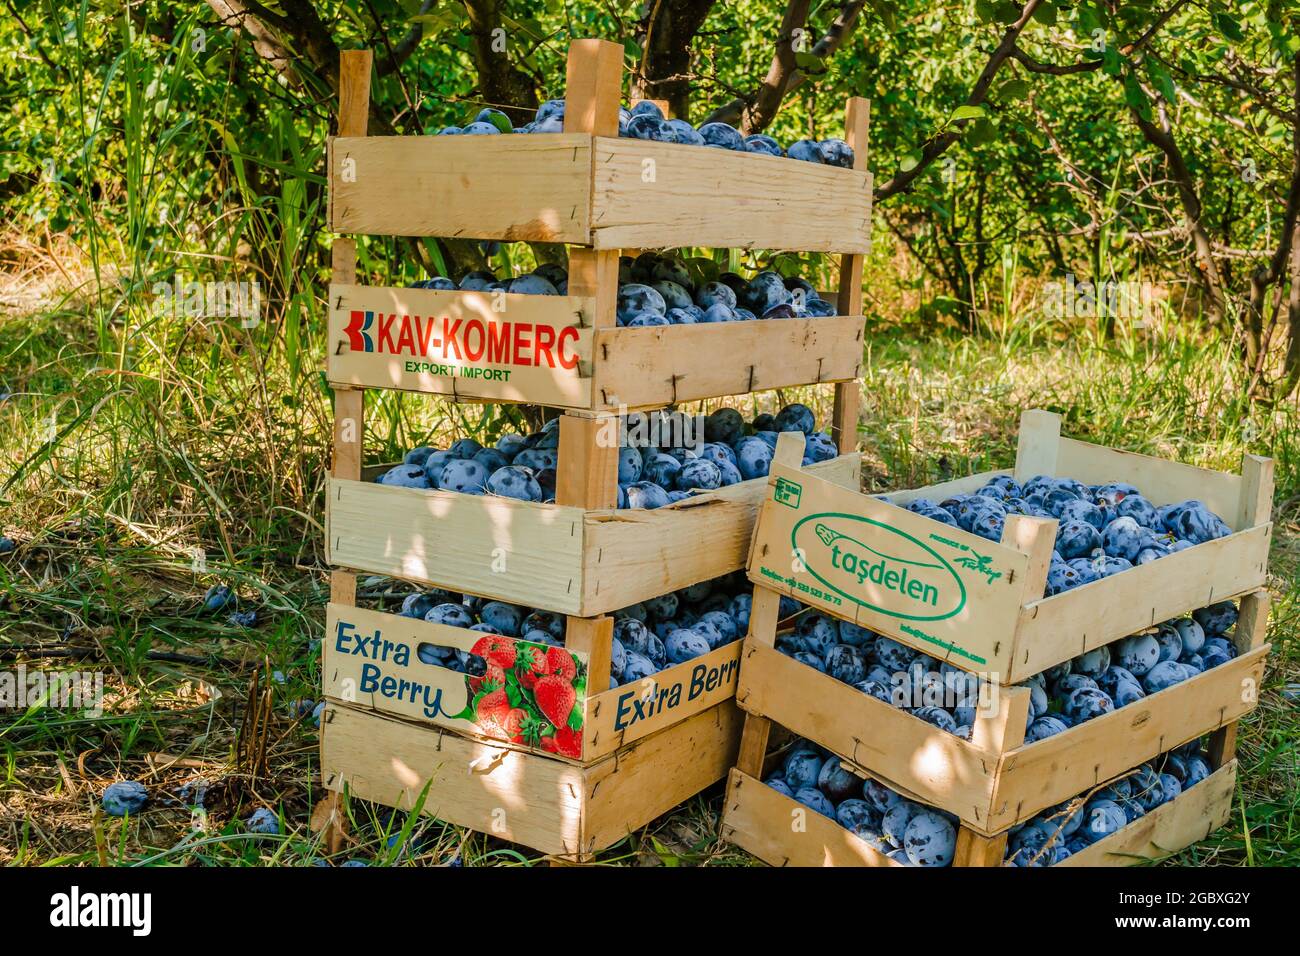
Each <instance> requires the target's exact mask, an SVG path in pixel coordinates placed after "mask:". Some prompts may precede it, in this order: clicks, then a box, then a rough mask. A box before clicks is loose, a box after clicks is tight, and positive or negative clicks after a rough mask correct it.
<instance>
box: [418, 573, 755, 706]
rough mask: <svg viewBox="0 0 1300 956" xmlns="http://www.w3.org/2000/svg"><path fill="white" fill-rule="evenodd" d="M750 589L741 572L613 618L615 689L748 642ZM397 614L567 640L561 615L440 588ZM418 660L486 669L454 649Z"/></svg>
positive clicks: (558, 642)
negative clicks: (727, 646)
mask: <svg viewBox="0 0 1300 956" xmlns="http://www.w3.org/2000/svg"><path fill="white" fill-rule="evenodd" d="M751 590H752V586H751V585H750V584H749V582H748V581H747V580H746V579H745V575H744V572H742V571H737V572H734V573H732V574H728V575H724V576H723V577H720V578H715V579H714V580H712V581H704V582H702V583H700V584H693V585H691V586H690V587H687V588H682V589H681V590H679V591H673V592H670V593H668V594H664V595H662V596H660V597H657V598H652V599H650V600H649V601H644V602H642V603H640V604H633V605H632V606H631V607H626V608H623V609H622V610H621V611H617V612H616V613H615V614H614V615H613V617H614V641H613V650H612V653H611V655H610V674H609V686H610V688H611V689H612V688H614V687H617V686H619V685H620V684H630V683H632V682H634V681H638V680H641V679H642V678H645V677H649V676H650V675H652V674H654V673H657V672H658V671H661V670H663V669H665V668H667V667H672V666H673V665H675V664H681V663H683V662H685V661H688V660H691V659H692V658H695V657H702V656H703V655H705V654H707V653H709V652H710V651H712V650H716V649H717V648H719V647H722V646H723V645H724V644H730V643H731V642H732V641H734V640H737V639H739V638H741V637H744V635H745V632H746V630H748V628H749V606H750V594H751ZM399 613H400V614H401V615H402V616H403V617H413V618H422V619H423V620H426V621H431V622H433V623H434V624H446V625H448V626H450V627H463V628H468V629H469V630H472V631H482V632H483V633H485V634H500V635H502V636H504V637H518V638H523V639H524V640H527V641H533V642H534V643H538V644H551V645H554V646H557V647H558V646H562V644H563V641H564V615H562V614H555V613H553V612H551V611H542V610H538V609H535V608H532V609H530V608H525V607H520V606H519V605H517V604H507V603H505V602H504V601H489V600H486V599H485V598H479V597H474V596H473V595H469V594H465V595H456V594H453V593H451V592H450V591H444V590H440V589H434V590H429V591H417V592H415V593H412V594H408V595H407V596H406V597H405V599H404V600H403V601H402V609H401V611H400V612H399ZM416 655H417V656H418V657H419V659H420V660H421V661H423V662H424V663H426V664H433V665H435V666H438V667H447V668H450V669H452V670H455V671H459V672H461V673H464V674H469V675H470V676H475V677H477V676H481V675H482V674H483V673H484V672H485V670H486V663H485V662H484V660H483V659H482V658H481V657H478V656H476V655H473V654H471V653H469V651H461V650H457V649H455V648H451V647H443V646H438V645H433V644H421V645H420V646H419V647H418V648H417V651H416ZM593 689H594V690H600V689H601V688H599V687H593Z"/></svg>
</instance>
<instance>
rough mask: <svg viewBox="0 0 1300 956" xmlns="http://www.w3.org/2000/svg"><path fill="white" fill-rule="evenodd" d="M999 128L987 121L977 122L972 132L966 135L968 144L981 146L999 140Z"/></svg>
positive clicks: (972, 127) (971, 129)
mask: <svg viewBox="0 0 1300 956" xmlns="http://www.w3.org/2000/svg"><path fill="white" fill-rule="evenodd" d="M997 134H998V128H997V127H996V126H994V125H993V123H992V122H990V121H989V120H987V119H980V120H976V121H975V122H974V123H973V124H972V125H971V128H970V130H969V131H968V132H967V133H966V142H968V143H970V144H972V145H974V146H980V145H982V144H984V143H991V142H993V140H994V139H995V138H997Z"/></svg>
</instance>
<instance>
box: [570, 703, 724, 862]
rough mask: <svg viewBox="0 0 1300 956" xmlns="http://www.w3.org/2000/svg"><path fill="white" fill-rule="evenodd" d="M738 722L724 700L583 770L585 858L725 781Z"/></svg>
mask: <svg viewBox="0 0 1300 956" xmlns="http://www.w3.org/2000/svg"><path fill="white" fill-rule="evenodd" d="M741 722H742V717H741V713H740V711H738V710H737V709H736V705H735V704H734V703H733V702H731V701H729V700H726V701H723V702H722V703H720V704H718V705H717V706H715V707H710V708H709V709H708V710H705V711H702V712H701V713H698V714H696V715H695V716H694V717H688V718H687V719H686V720H683V721H680V722H679V723H676V724H674V725H673V726H671V727H669V728H667V729H666V730H662V731H660V732H659V733H657V734H651V735H650V736H648V737H643V738H642V739H640V740H638V741H636V742H635V743H633V744H631V745H630V746H628V747H625V748H623V749H622V750H620V751H619V752H618V753H617V754H616V755H615V756H613V757H610V758H609V759H607V760H604V761H602V762H600V763H598V764H595V765H594V766H592V767H590V768H588V769H586V770H585V771H584V775H583V776H584V785H585V793H586V803H587V809H586V813H585V815H584V818H583V850H584V852H586V853H593V852H596V851H598V850H600V849H603V848H604V847H608V846H610V845H612V844H614V843H617V842H618V841H619V840H622V839H623V838H624V837H626V836H627V835H628V834H629V833H632V832H634V831H636V830H637V829H639V828H640V827H643V826H645V825H646V824H647V823H649V822H650V821H651V820H654V819H655V818H656V817H659V816H661V815H663V814H664V813H667V812H668V811H669V810H671V809H672V808H673V807H676V806H677V805H679V804H681V803H682V802H684V801H686V800H689V799H690V798H691V797H693V796H695V794H697V793H699V792H700V791H701V790H703V789H705V788H706V787H708V786H710V785H712V784H713V783H715V782H716V781H718V780H722V779H724V778H725V777H726V776H727V771H728V770H729V769H730V768H731V766H732V765H733V764H734V763H735V761H736V748H737V746H738V745H739V742H740V727H741Z"/></svg>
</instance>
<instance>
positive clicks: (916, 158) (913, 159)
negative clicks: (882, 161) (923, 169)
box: [898, 149, 925, 173]
mask: <svg viewBox="0 0 1300 956" xmlns="http://www.w3.org/2000/svg"><path fill="white" fill-rule="evenodd" d="M924 158H925V157H924V155H923V154H922V153H921V151H920V150H919V149H914V150H912V151H911V152H910V153H908V154H907V155H906V156H904V157H903V158H902V159H901V160H900V161H899V163H898V168H899V169H901V170H902V171H903V172H905V173H910V172H911V171H912V170H914V169H916V167H917V166H920V165H921V160H922V159H924Z"/></svg>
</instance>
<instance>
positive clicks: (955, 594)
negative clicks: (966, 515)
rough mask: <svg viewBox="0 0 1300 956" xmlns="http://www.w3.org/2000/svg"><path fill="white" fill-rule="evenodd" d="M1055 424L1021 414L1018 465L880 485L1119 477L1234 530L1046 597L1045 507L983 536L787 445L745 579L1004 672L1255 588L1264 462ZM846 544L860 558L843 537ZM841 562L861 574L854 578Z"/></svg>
mask: <svg viewBox="0 0 1300 956" xmlns="http://www.w3.org/2000/svg"><path fill="white" fill-rule="evenodd" d="M1060 427H1061V421H1060V418H1059V417H1058V416H1056V415H1053V414H1051V413H1049V412H1043V411H1030V412H1026V413H1025V414H1024V415H1023V416H1022V418H1021V422H1020V439H1019V447H1018V450H1017V454H1016V466H1015V470H1014V471H1013V472H989V473H985V474H980V475H973V476H971V477H970V478H964V479H960V480H958V481H952V482H948V483H946V484H943V485H936V486H932V487H929V488H920V489H916V490H914V491H908V492H904V493H898V494H892V495H890V496H889V498H890V500H891V501H893V502H896V503H898V504H903V503H906V502H908V501H911V500H913V499H916V498H934V499H942V498H943V497H946V496H948V495H951V494H954V493H959V492H972V491H974V490H976V489H977V488H979V487H980V486H982V485H983V484H984V483H985V482H987V481H988V480H989V479H990V478H991V477H993V475H995V474H1008V473H1010V474H1014V476H1015V478H1016V479H1017V480H1025V479H1028V478H1029V477H1031V476H1033V475H1039V474H1045V475H1054V476H1062V477H1070V478H1076V479H1078V480H1080V481H1083V482H1085V483H1088V484H1095V483H1102V482H1111V481H1126V482H1131V483H1132V484H1135V485H1137V486H1138V487H1139V488H1141V489H1142V492H1143V494H1144V495H1145V496H1146V497H1147V498H1148V499H1149V500H1150V501H1151V502H1152V503H1153V504H1156V505H1162V504H1167V503H1170V502H1175V501H1182V500H1186V499H1189V498H1197V499H1200V500H1201V501H1204V502H1205V504H1206V505H1207V506H1208V507H1209V508H1210V509H1211V510H1212V511H1214V512H1216V513H1217V514H1219V515H1220V516H1221V517H1222V518H1223V519H1224V521H1225V522H1226V523H1227V524H1228V525H1229V527H1231V528H1232V530H1233V534H1231V535H1229V536H1227V537H1224V538H1220V539H1218V540H1215V541H1210V542H1207V543H1205V544H1201V545H1197V546H1196V547H1193V548H1188V549H1187V550H1185V551H1181V552H1179V553H1176V554H1172V555H1168V556H1166V557H1163V558H1161V559H1159V560H1158V561H1154V562H1152V563H1150V564H1146V565H1142V566H1139V567H1136V568H1133V569H1132V570H1128V571H1124V572H1122V573H1120V574H1117V575H1114V576H1112V577H1108V578H1103V579H1102V580H1100V581H1095V582H1093V583H1091V584H1086V585H1084V586H1082V587H1078V588H1074V589H1072V590H1070V591H1067V592H1065V593H1062V594H1057V595H1055V596H1052V597H1044V588H1045V584H1046V579H1047V569H1048V565H1049V562H1050V559H1051V554H1052V549H1053V543H1054V540H1055V536H1056V522H1055V521H1054V520H1050V519H1042V518H1030V517H1025V516H1020V515H1013V516H1009V517H1008V518H1007V522H1006V530H1005V533H1004V534H1003V536H1002V541H1001V542H1000V543H999V542H994V541H989V540H987V539H985V538H981V537H978V536H977V535H973V534H968V533H966V532H964V531H961V530H959V529H956V528H953V527H950V526H948V525H945V524H941V523H940V522H937V521H934V520H932V519H930V518H926V517H923V516H921V515H918V514H913V513H912V512H910V511H907V510H905V509H904V508H901V507H897V506H895V505H894V504H887V503H885V502H884V501H882V500H880V498H879V497H873V496H867V495H861V494H858V493H856V492H853V491H848V490H845V489H844V488H839V487H835V486H832V485H830V484H828V483H826V482H823V481H821V480H819V479H818V478H815V477H812V476H810V475H809V474H808V472H807V471H806V470H801V469H800V468H799V467H798V460H799V459H798V458H793V464H787V463H785V462H790V461H791V460H792V459H791V457H790V456H791V455H794V454H798V452H797V451H793V450H792V451H791V452H788V453H787V454H786V456H785V457H784V459H782V461H781V462H777V461H774V462H773V466H772V471H771V475H770V477H769V479H768V481H769V486H770V491H769V494H768V496H767V498H766V499H765V500H764V502H763V506H762V510H761V511H760V517H759V523H758V529H757V532H756V534H755V538H754V544H753V548H752V550H751V554H750V561H749V574H750V578H751V580H753V581H754V582H755V583H756V584H761V585H762V586H763V587H766V588H772V589H775V590H777V591H779V592H780V593H782V594H789V595H792V596H793V597H795V598H798V599H799V600H801V601H803V602H804V603H806V604H810V605H812V606H814V607H817V608H819V609H821V610H823V611H826V612H827V613H829V614H832V615H834V616H836V617H839V618H842V619H844V620H850V621H854V622H855V623H857V624H860V625H862V626H864V627H867V628H870V629H871V630H873V631H876V632H878V633H881V634H885V635H887V636H889V637H891V638H893V639H895V640H897V641H901V642H902V643H904V644H908V645H910V646H912V647H914V648H917V649H918V650H922V651H924V652H926V653H927V654H930V655H931V656H933V657H937V658H939V659H940V660H943V661H946V662H948V663H949V664H952V665H954V666H956V667H961V668H964V669H966V670H970V671H977V672H980V673H981V674H983V675H985V676H986V677H988V678H989V679H991V680H996V681H999V682H1002V683H1017V682H1019V681H1022V680H1024V679H1025V678H1027V677H1030V676H1032V675H1033V674H1036V673H1038V672H1040V671H1043V670H1046V669H1047V668H1048V667H1051V666H1053V665H1055V664H1058V663H1060V662H1062V661H1066V660H1069V659H1070V658H1072V657H1076V656H1077V655H1079V654H1082V653H1084V652H1085V651H1088V650H1091V649H1093V648H1096V647H1100V646H1102V645H1103V644H1109V643H1110V642H1112V641H1114V640H1117V639H1118V638H1121V637H1124V636H1125V635H1128V634H1133V633H1136V632H1138V631H1140V630H1142V629H1143V628H1146V627H1151V626H1153V625H1155V624H1156V623H1158V622H1160V621H1165V620H1168V619H1170V618H1173V617H1177V616H1179V615H1180V614H1184V613H1186V612H1188V611H1191V610H1192V609H1194V608H1199V607H1205V606H1207V605H1209V604H1213V603H1215V602H1217V601H1223V600H1227V599H1229V598H1233V597H1237V596H1240V595H1242V594H1245V593H1246V592H1248V591H1253V590H1255V589H1257V588H1260V587H1262V586H1263V585H1264V580H1265V575H1266V571H1267V565H1268V549H1269V538H1270V535H1271V532H1272V524H1271V521H1270V510H1271V506H1272V495H1273V462H1272V460H1271V459H1267V458H1258V457H1255V456H1253V455H1247V456H1245V458H1244V460H1243V463H1242V471H1241V474H1239V475H1233V474H1227V473H1224V472H1217V471H1211V470H1209V469H1205V468H1194V467H1192V466H1190V465H1183V464H1179V463H1176V462H1171V461H1164V460H1161V459H1157V458H1151V457H1148V456H1145V455H1137V454H1132V453H1129V452H1123V451H1118V450H1115V449H1112V448H1106V447H1103V446H1100V445H1094V444H1089V443H1087V442H1082V441H1075V440H1073V439H1069V438H1063V437H1061V434H1060ZM778 458H781V453H780V451H779V450H778ZM841 542H847V543H846V544H844V545H841ZM850 545H852V546H855V552H860V553H861V555H862V559H861V560H859V557H858V553H849V552H847V551H846V550H845V549H846V548H848V547H849V546H850ZM850 559H851V560H850ZM868 561H870V562H871V563H870V564H868ZM848 564H853V565H854V569H853V570H856V571H865V572H866V577H865V578H863V579H862V580H859V577H860V575H859V574H856V573H852V572H851V571H850V569H849V568H848V567H847V565H848ZM859 565H861V567H859ZM877 571H879V575H878V576H879V577H880V578H881V579H882V580H881V581H880V582H879V583H875V582H874V578H873V575H876V573H877Z"/></svg>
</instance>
